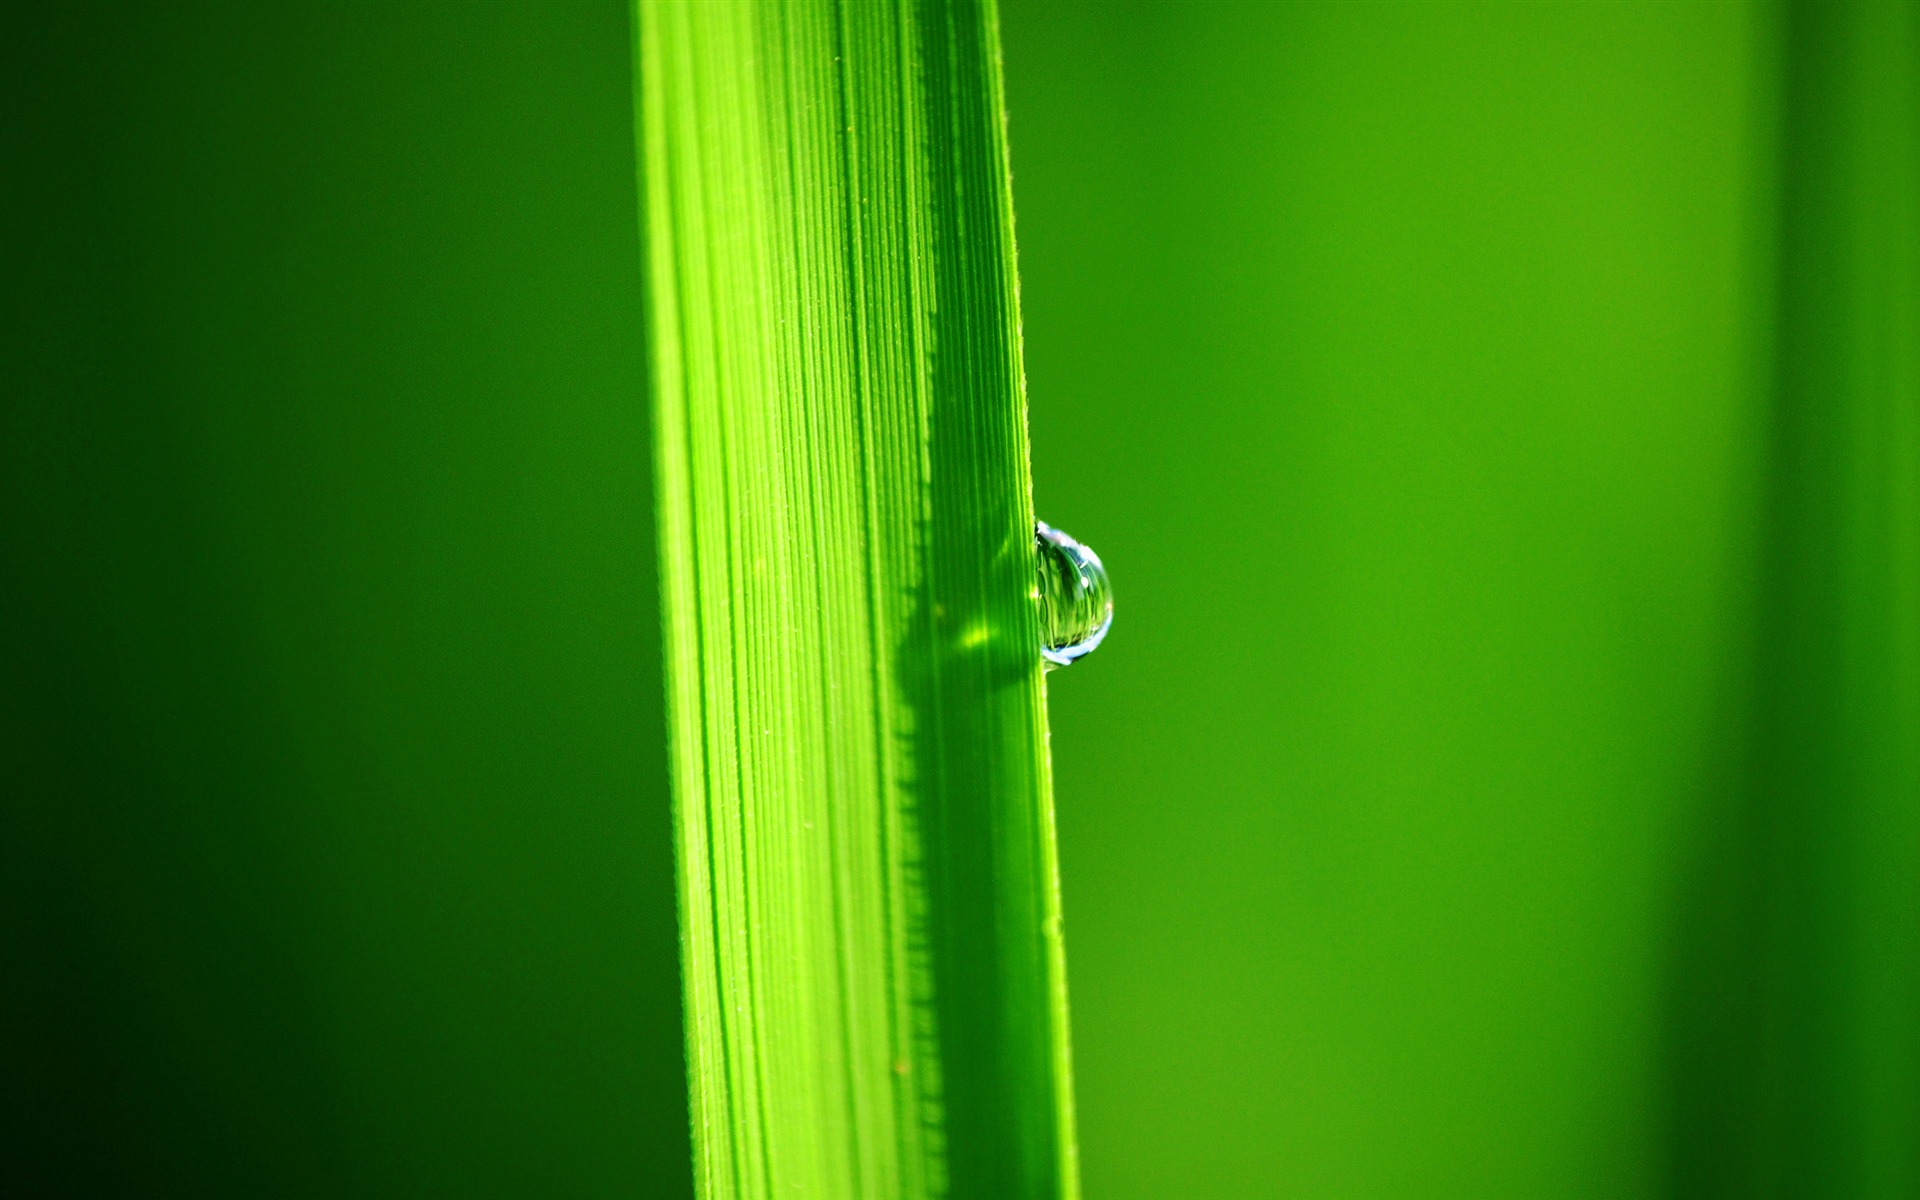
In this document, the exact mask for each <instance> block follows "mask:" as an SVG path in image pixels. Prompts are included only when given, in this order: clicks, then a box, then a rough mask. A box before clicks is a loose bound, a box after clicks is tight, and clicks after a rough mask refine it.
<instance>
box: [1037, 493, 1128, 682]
mask: <svg viewBox="0 0 1920 1200" xmlns="http://www.w3.org/2000/svg"><path fill="white" fill-rule="evenodd" d="M1033 540H1034V546H1035V550H1036V555H1035V556H1036V558H1037V559H1038V560H1039V568H1040V576H1039V581H1038V585H1037V586H1036V587H1035V588H1034V598H1035V599H1036V600H1038V601H1039V603H1040V657H1041V658H1042V659H1045V660H1046V669H1047V670H1049V671H1051V670H1053V669H1054V668H1055V667H1064V666H1066V665H1068V664H1069V663H1071V662H1073V660H1074V659H1076V658H1079V657H1081V656H1082V655H1086V654H1091V653H1093V651H1094V648H1095V647H1097V646H1099V644H1100V639H1102V638H1104V637H1106V636H1107V627H1108V626H1110V625H1112V624H1113V587H1112V585H1111V584H1109V583H1108V582H1107V568H1106V567H1104V566H1102V565H1101V563H1100V556H1099V555H1098V554H1095V553H1094V552H1093V551H1091V550H1089V549H1087V548H1086V547H1085V546H1082V545H1081V544H1080V543H1079V542H1076V541H1074V540H1073V539H1072V538H1070V537H1068V536H1067V535H1066V534H1064V533H1061V532H1060V531H1059V530H1058V529H1055V528H1053V527H1052V526H1050V525H1048V524H1047V523H1046V522H1045V521H1035V522H1034V523H1033Z"/></svg>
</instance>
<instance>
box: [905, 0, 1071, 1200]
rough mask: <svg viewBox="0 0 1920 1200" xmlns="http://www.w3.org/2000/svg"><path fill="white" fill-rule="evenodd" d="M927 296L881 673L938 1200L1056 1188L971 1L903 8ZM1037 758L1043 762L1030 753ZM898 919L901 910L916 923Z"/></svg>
mask: <svg viewBox="0 0 1920 1200" xmlns="http://www.w3.org/2000/svg"><path fill="white" fill-rule="evenodd" d="M917 15H918V19H919V31H918V32H919V36H920V37H921V38H923V39H925V40H924V44H923V47H922V49H921V52H920V59H921V72H922V74H921V78H920V88H921V97H922V102H923V105H924V107H925V111H926V112H927V113H928V126H929V131H930V132H929V136H928V140H929V145H930V148H931V152H930V154H929V160H930V163H931V165H932V171H931V174H932V178H931V179H930V180H929V181H928V186H927V189H926V195H927V196H928V198H929V202H930V205H931V209H932V212H931V214H930V229H931V233H932V237H933V243H934V252H933V254H932V255H931V256H930V257H931V260H932V262H933V263H934V270H933V271H932V272H931V285H932V290H933V294H934V301H933V305H932V307H933V321H932V323H931V324H932V332H931V343H932V360H933V378H932V389H931V390H932V411H931V413H930V416H929V425H928V433H927V438H928V449H927V455H928V472H929V481H928V494H927V505H928V508H927V522H928V530H927V537H926V543H927V546H928V551H927V562H926V565H925V575H924V577H923V579H922V580H921V583H920V587H919V589H918V593H919V594H918V595H917V597H916V603H915V609H914V616H913V619H912V622H911V626H910V628H909V630H908V638H907V645H906V647H905V649H904V652H903V653H902V655H901V661H902V663H903V664H904V668H905V670H904V677H903V679H902V680H901V684H902V690H903V693H904V697H905V701H906V703H907V704H908V705H909V706H911V708H912V711H913V722H912V728H913V730H914V736H913V738H912V739H911V747H910V750H911V754H912V763H913V779H912V781H911V787H912V792H913V803H914V805H915V811H914V813H913V821H914V826H915V828H916V830H917V832H918V836H919V842H920V850H919V858H920V862H921V864H922V866H921V870H922V876H921V884H922V886H923V889H924V906H925V911H924V915H923V916H921V918H920V919H921V920H922V921H923V922H924V935H923V936H924V938H925V953H926V956H927V962H928V966H929V969H930V973H931V987H932V1024H933V1027H934V1029H935V1030H936V1031H937V1036H938V1043H939V1064H940V1072H941V1080H940V1084H941V1099H942V1101H943V1104H944V1118H945V1119H944V1129H943V1131H942V1132H943V1134H944V1139H945V1163H946V1170H947V1183H948V1187H949V1189H950V1192H949V1194H950V1195H952V1196H953V1197H954V1198H955V1200H1026V1198H1032V1200H1041V1198H1044V1197H1052V1196H1057V1195H1059V1194H1060V1188H1061V1186H1062V1183H1063V1181H1062V1180H1061V1178H1060V1170H1061V1163H1060V1159H1059V1154H1058V1137H1059V1132H1060V1131H1059V1130H1058V1128H1057V1119H1056V1118H1057V1110H1056V1100H1055V1088H1056V1078H1055V1071H1054V1061H1053V1051H1054V1045H1053V1029H1052V1026H1051V1024H1050V1016H1051V1013H1052V997H1051V993H1050V991H1049V986H1050V978H1049V970H1050V964H1049V963H1048V961H1047V957H1046V942H1045V941H1044V940H1043V932H1042V931H1043V922H1044V921H1045V915H1046V905H1047V898H1048V889H1049V888H1050V887H1051V886H1052V878H1051V875H1052V864H1051V862H1050V861H1049V859H1048V858H1047V856H1046V853H1045V845H1046V837H1047V831H1046V830H1044V829H1043V828H1042V825H1041V822H1042V820H1043V819H1044V816H1045V814H1043V813H1042V812H1041V811H1040V810H1039V809H1038V807H1037V805H1036V800H1037V799H1039V798H1040V797H1041V795H1042V792H1041V782H1040V780H1038V779H1037V778H1036V776H1037V774H1038V773H1039V772H1040V771H1041V770H1042V761H1041V759H1040V757H1039V754H1038V753H1036V751H1037V750H1040V748H1038V747H1036V745H1035V739H1036V734H1035V729H1036V720H1037V716H1038V714H1037V712H1036V708H1037V706H1038V704H1040V703H1041V702H1042V695H1041V692H1040V690H1039V688H1038V687H1037V685H1036V684H1037V677H1038V673H1039V669H1040V662H1039V633H1038V624H1037V613H1036V610H1035V608H1034V605H1033V602H1032V600H1031V593H1032V590H1033V587H1034V570H1035V567H1034V559H1033V524H1032V517H1031V515H1030V514H1029V513H1028V512H1027V498H1026V496H1024V495H1022V494H1020V491H1019V490H1016V489H1011V488H1009V487H1008V486H1007V481H1009V480H1022V479H1024V477H1025V474H1026V463H1025V461H1024V460H1025V456H1026V453H1027V446H1026V440H1025V438H1024V436H1023V434H1024V428H1023V422H1024V413H1018V415H1015V416H1014V417H1013V419H1011V420H1009V419H1008V417H1009V413H1010V411H1011V412H1014V413H1017V411H1018V410H1010V409H1009V406H1008V402H1007V401H1008V397H1011V396H1016V395H1018V394H1019V391H1020V386H1021V381H1020V378H1019V375H1018V371H1019V361H1018V357H1017V353H1016V352H1014V337H1015V334H1016V332H1017V313H1016V312H1014V311H1013V305H1014V302H1015V299H1016V293H1015V290H1014V288H1013V286H1012V285H1011V281H1009V280H1008V279H1007V278H1006V277H1005V275H1004V273H1003V271H1002V268H1001V264H1002V263H1004V262H1006V261H1007V258H1006V257H1004V256H1007V255H1008V253H1009V251H1010V249H1011V248H1010V247H1008V246H1006V245H1005V237H1006V225H1005V224H1004V209H1003V207H1002V205H1003V200H1002V197H1001V195H1000V194H999V189H1000V188H1001V187H1002V186H1003V179H1004V175H1003V171H1004V167H1003V165H1002V161H1001V157H1000V143H999V139H998V137H996V136H994V132H993V131H994V129H995V124H996V123H997V121H998V120H999V114H998V112H997V111H996V110H995V100H996V97H995V96H994V95H993V93H992V87H991V85H990V83H982V82H979V81H983V80H986V81H991V80H992V79H993V77H994V75H995V66H994V64H993V60H992V58H993V55H994V54H995V53H996V47H995V46H994V45H993V44H992V42H991V40H990V38H991V36H992V34H991V29H992V26H991V24H990V23H989V21H988V19H987V18H986V15H985V14H983V13H982V11H981V7H980V6H979V5H977V4H974V3H971V2H967V0H962V2H960V3H954V4H950V5H949V4H922V5H921V6H920V8H919V11H918V14H917ZM1040 752H1044V751H1040ZM916 915H919V914H916Z"/></svg>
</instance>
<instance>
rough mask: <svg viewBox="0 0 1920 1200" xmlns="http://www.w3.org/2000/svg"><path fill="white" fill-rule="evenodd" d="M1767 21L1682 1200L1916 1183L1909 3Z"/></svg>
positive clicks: (1681, 1020)
mask: <svg viewBox="0 0 1920 1200" xmlns="http://www.w3.org/2000/svg"><path fill="white" fill-rule="evenodd" d="M1776 16H1777V22H1778V24H1777V31H1776V34H1777V44H1776V46H1775V47H1774V50H1775V53H1776V54H1777V56H1778V57H1777V69H1778V78H1779V81H1780V83H1779V92H1778V107H1777V113H1776V123H1777V124H1776V128H1777V138H1778V148H1777V156H1778V168H1777V170H1778V174H1777V195H1776V198H1775V203H1776V204H1777V217H1776V223H1777V224H1776V230H1775V250H1774V257H1775V279H1774V284H1775V298H1774V321H1773V330H1772V334H1773V337H1772V361H1771V363H1770V364H1769V367H1770V374H1771V376H1772V386H1771V403H1770V410H1771V411H1770V413H1769V430H1768V434H1769V436H1768V442H1767V445H1766V449H1765V460H1764V463H1763V467H1764V492H1763V497H1762V505H1763V508H1762V521H1763V525H1762V534H1763V543H1762V550H1761V554H1760V559H1759V563H1758V571H1757V588H1756V596H1757V603H1756V606H1755V613H1756V621H1755V629H1754V635H1755V636H1754V644H1753V648H1752V654H1751V667H1750V671H1749V675H1748V680H1749V682H1748V686H1747V692H1748V694H1747V699H1746V701H1745V706H1744V711H1743V712H1742V713H1741V715H1740V718H1739V722H1740V724H1741V725H1742V726H1743V729H1742V732H1741V734H1740V735H1738V740H1737V743H1736V744H1737V746H1738V751H1739V753H1738V756H1737V757H1736V758H1735V759H1734V761H1735V762H1736V763H1737V766H1735V767H1734V768H1733V769H1732V770H1731V771H1730V772H1729V773H1728V776H1727V778H1726V780H1725V788H1724V794H1723V795H1721V796H1720V797H1719V798H1718V800H1717V803H1716V805H1715V807H1714V809H1713V810H1712V812H1711V814H1710V815H1711V819H1710V820H1709V822H1708V823H1706V824H1705V826H1704V827H1703V828H1704V835H1703V837H1702V838H1701V840H1700V842H1699V845H1698V846H1697V848H1696V849H1695V851H1694V853H1695V855H1696V857H1695V859H1694V860H1693V861H1692V862H1691V863H1690V864H1689V867H1690V869H1689V871H1688V873H1687V876H1686V878H1685V886H1684V889H1683V891H1682V893H1681V897H1682V903H1681V909H1680V913H1679V918H1680V919H1679V922H1678V924H1677V928H1678V930H1679V936H1678V938H1677V940H1676V947H1675V949H1676V953H1675V960H1674V963H1673V970H1672V980H1671V997H1670V1001H1669V1008H1670V1013H1669V1021H1670V1026H1671V1028H1670V1033H1669V1045H1668V1048H1667V1056H1668V1068H1669V1071H1670V1087H1671V1095H1670V1097H1669V1105H1670V1108H1671V1112H1672V1114H1673V1115H1672V1129H1671V1132H1670V1135H1669V1143H1670V1145H1669V1153H1670V1156H1671V1158H1670V1176H1669V1179H1668V1187H1667V1189H1666V1194H1667V1195H1669V1196H1672V1197H1674V1198H1675V1200H1679V1198H1682V1197H1685V1198H1689V1200H1693V1198H1699V1200H1711V1198H1717V1197H1780V1198H1782V1200H1785V1198H1794V1200H1799V1198H1803V1197H1804V1198H1807V1200H1811V1198H1814V1197H1831V1198H1835V1200H1838V1198H1842V1197H1869V1196H1875V1197H1877V1196H1911V1195H1914V1194H1916V1192H1917V1191H1920V1033H1916V1031H1917V1030H1920V922H1917V921H1916V914H1920V5H1916V4H1913V3H1910V2H1903V3H1805V2H1800V3H1791V4H1785V5H1782V6H1780V8H1779V9H1778V11H1777V14H1776Z"/></svg>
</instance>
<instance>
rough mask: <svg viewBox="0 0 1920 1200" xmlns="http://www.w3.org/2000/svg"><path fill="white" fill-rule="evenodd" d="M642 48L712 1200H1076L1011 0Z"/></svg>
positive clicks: (701, 34) (683, 816) (690, 899)
mask: <svg viewBox="0 0 1920 1200" xmlns="http://www.w3.org/2000/svg"><path fill="white" fill-rule="evenodd" d="M636 31H637V38H638V47H637V61H638V64H639V89H638V91H639V113H640V121H639V124H640V137H641V169H642V173H643V184H644V195H645V207H646V218H645V222H646V242H647V247H648V253H649V285H650V294H651V299H652V314H651V338H652V355H653V368H654V380H653V382H654V404H655V420H656V425H655V439H656V447H657V448H656V454H657V457H658V481H659V482H658V487H659V512H660V518H659V519H660V549H661V570H662V589H663V593H664V595H663V600H664V610H665V621H666V639H667V651H666V653H667V667H668V675H669V689H670V706H671V712H672V723H673V730H672V737H673V756H674V757H673V762H674V771H675V804H676V828H677V831H678V848H679V856H680V903H681V920H682V930H683V950H682V953H683V968H684V972H685V987H686V1000H687V1021H688V1053H689V1074H690V1077H691V1090H692V1103H693V1119H694V1140H695V1147H696V1148H695V1158H696V1162H695V1171H696V1177H697V1178H698V1180H699V1184H700V1188H701V1191H702V1194H703V1195H705V1196H707V1197H711V1198H719V1197H759V1196H769V1195H773V1194H775V1193H776V1192H777V1193H778V1194H780V1195H782V1196H787V1195H802V1196H820V1197H834V1198H836V1200H838V1198H842V1197H848V1198H852V1197H890V1198H891V1197H933V1196H948V1195H951V1196H961V1197H982V1198H991V1200H1022V1198H1026V1197H1035V1198H1038V1197H1059V1196H1071V1195H1073V1194H1075V1192H1076V1184H1075V1165H1074V1157H1073V1137H1072V1113H1071V1099H1070V1088H1069V1078H1068V1057H1067V1036H1066V999H1065V984H1064V977H1063V966H1062V958H1061V943H1060V915H1059V899H1058V883H1057V876H1056V868H1055V852H1054V844H1053V814H1052V790H1051V780H1050V775H1049V765H1048V759H1047V752H1046V712H1045V706H1044V694H1043V690H1042V688H1043V684H1042V680H1041V672H1040V660H1039V656H1038V626H1037V615H1036V612H1035V608H1034V603H1033V596H1032V590H1033V586H1034V563H1033V511H1032V503H1031V499H1030V486H1029V480H1028V451H1027V433H1026V411H1025V398H1024V393H1023V386H1022V378H1021V371H1020V350H1019V324H1018V305H1017V296H1016V291H1015V274H1014V259H1013V234H1012V209H1011V200H1010V194H1009V186H1008V176H1007V166H1006V150H1005V139H1004V115H1003V101H1002V94H1001V83H1000V61H999V46H998V33H997V15H996V12H995V9H994V7H993V5H992V4H991V3H990V2H989V3H979V2H977V0H926V2H918V3H914V2H906V3H873V4H849V3H834V2H832V0H768V2H766V3H759V4H725V3H706V4H703V3H697V2H689V0H638V2H637V20H636Z"/></svg>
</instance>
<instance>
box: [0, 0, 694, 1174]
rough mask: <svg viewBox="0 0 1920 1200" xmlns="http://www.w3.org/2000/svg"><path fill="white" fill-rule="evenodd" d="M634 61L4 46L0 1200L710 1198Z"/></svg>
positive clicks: (354, 25)
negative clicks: (669, 675)
mask: <svg viewBox="0 0 1920 1200" xmlns="http://www.w3.org/2000/svg"><path fill="white" fill-rule="evenodd" d="M626 22H627V17H626V12H625V6H624V5H623V4H621V3H618V2H617V0H608V2H606V3H593V4H567V5H558V4H532V3H527V4H522V3H487V4H472V5H454V4H437V3H435V4H428V3H412V4H397V5H349V4H324V3H291V4H288V3H276V4H272V5H254V4H180V3H164V4H137V5H129V4H97V5H90V4H74V5H16V6H9V7H8V8H7V9H6V10H5V12H4V15H0V154H4V160H3V163H4V165H0V197H3V199H0V205H3V206H4V212H3V213H0V216H4V221H5V226H6V233H5V235H4V240H0V277H4V278H5V280H6V287H5V292H6V294H7V310H6V313H5V326H6V331H5V333H4V335H0V347H3V350H0V353H4V360H3V361H0V370H3V371H4V376H5V384H4V402H0V505H3V506H4V509H3V511H4V515H3V517H0V521H3V522H4V529H5V534H4V538H0V604H4V617H3V618H0V662H4V664H5V665H4V672H5V689H4V705H5V708H4V712H0V739H4V741H3V743H0V750H3V753H0V761H3V762H4V772H5V775H4V778H0V795H4V797H5V801H4V804H3V805H0V897H3V898H0V939H3V941H0V954H3V955H4V962H3V964H0V1005H3V1006H4V1007H3V1009H0V1020H3V1021H4V1031H3V1032H0V1054H3V1055H4V1061H0V1080H4V1083H3V1084H0V1086H3V1087H4V1088H5V1089H6V1091H7V1093H8V1095H7V1096H6V1107H7V1109H8V1111H9V1112H11V1113H13V1114H15V1116H14V1118H13V1119H12V1120H11V1121H10V1122H9V1128H8V1130H7V1133H6V1135H5V1138H4V1142H5V1151H4V1166H0V1173H4V1176H5V1178H6V1179H7V1181H8V1182H7V1184H6V1185H5V1186H4V1187H0V1190H4V1191H7V1192H8V1194H11V1195H21V1196H127V1197H133V1196H174V1195H178V1196H196V1197H217V1196H247V1197H258V1196H309V1195H310V1196H329V1197H332V1196H345V1195H361V1196H389V1195H391V1196H437V1195H445V1196H462V1197H477V1196H502V1197H507V1196H514V1197H525V1196H646V1197H652V1196H660V1197H673V1196H685V1195H689V1194H690V1182H689V1172H688V1148H687V1133H686V1118H685V1087H684V1082H683V1071H682V1063H681V1031H680V1015H679V997H678V983H677V965H676V953H675V947H676V938H675V932H674V924H673V922H674V915H673V891H672V864H671V850H670V840H669V837H670V835H669V823H668V810H667V799H666V796H667V792H666V779H665V771H666V768H665V757H664V745H663V741H664V739H663V733H662V713H661V693H660V680H659V645H658V633H657V628H658V626H657V611H656V600H655V585H654V578H653V544H652V543H653V537H652V515H651V484H650V472H649V451H648V447H647V433H646V407H645V392H644V378H643V363H644V353H643V350H644V347H643V344H642V334H641V330H642V319H641V316H642V314H641V305H642V301H641V292H640V272H639V267H638V249H637V231H636V221H635V211H634V183H633V154H632V145H633V141H632V125H631V122H632V108H631V89H630V66H629V55H630V52H631V43H630V39H629V35H628V31H627V24H626Z"/></svg>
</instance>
